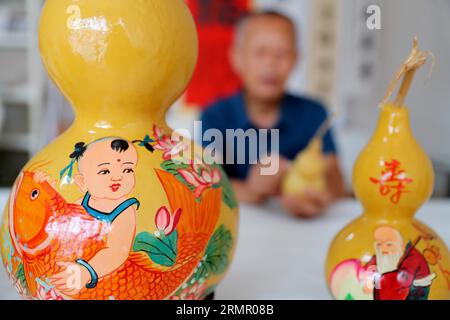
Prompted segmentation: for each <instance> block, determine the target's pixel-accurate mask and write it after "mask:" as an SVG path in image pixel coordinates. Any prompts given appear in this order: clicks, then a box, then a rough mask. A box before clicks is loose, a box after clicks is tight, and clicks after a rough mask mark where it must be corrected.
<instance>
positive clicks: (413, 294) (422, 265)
mask: <svg viewBox="0 0 450 320" xmlns="http://www.w3.org/2000/svg"><path fill="white" fill-rule="evenodd" d="M410 247H411V242H409V243H408V245H407V246H406V249H405V253H404V255H403V257H402V258H401V259H400V262H399V264H398V265H397V269H396V270H394V271H391V272H386V273H384V274H382V275H381V276H378V277H375V288H374V292H373V295H374V299H375V300H427V299H428V295H429V293H430V286H431V282H432V281H433V279H434V277H435V274H432V273H431V272H430V268H429V267H428V263H427V261H426V260H425V258H424V257H423V255H422V254H421V253H420V252H419V251H418V250H417V249H416V248H410ZM376 265H377V259H376V256H373V257H372V259H371V260H370V261H369V262H368V263H367V264H366V266H365V268H366V269H368V268H369V267H371V266H376Z"/></svg>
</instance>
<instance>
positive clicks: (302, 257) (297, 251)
mask: <svg viewBox="0 0 450 320" xmlns="http://www.w3.org/2000/svg"><path fill="white" fill-rule="evenodd" d="M7 196H8V190H5V189H3V190H2V189H0V208H3V207H4V205H5V203H6V201H7ZM0 210H2V209H0ZM360 212H361V209H360V205H359V204H358V203H357V202H356V201H354V200H343V201H341V202H339V203H337V204H335V205H334V206H333V207H331V208H330V209H329V210H328V212H327V214H325V215H324V216H323V217H322V218H319V219H316V220H310V221H305V220H296V219H293V218H291V217H289V216H288V215H286V214H285V213H283V212H282V210H281V209H280V208H279V207H278V206H277V204H276V203H275V202H273V203H270V204H269V205H267V206H266V207H264V208H259V207H251V206H247V205H243V206H241V220H240V233H239V243H238V247H237V251H236V256H235V259H234V261H233V264H232V266H231V270H230V272H229V274H228V275H227V277H226V279H225V280H224V281H223V282H222V283H221V284H220V286H219V288H218V289H217V292H216V299H219V300H221V299H237V300H245V299H256V300H260V299H268V300H276V299H313V300H314V299H320V300H324V299H330V295H329V293H328V290H327V287H326V284H325V277H324V262H325V258H326V253H327V250H328V245H329V244H330V242H331V240H332V239H333V237H334V235H335V234H336V233H337V232H338V231H339V230H340V229H341V228H342V227H343V226H344V225H346V224H347V223H348V222H349V221H351V220H352V219H354V218H355V217H357V216H358V215H359V213H360ZM418 218H419V219H421V220H422V221H423V222H425V223H427V224H428V225H429V226H430V227H432V228H433V229H434V230H435V231H436V232H437V233H438V234H439V235H440V236H441V237H443V239H444V241H445V242H446V243H447V244H449V243H450V231H449V230H450V201H445V200H433V201H431V202H429V203H428V204H427V205H426V206H424V207H423V208H422V210H421V211H420V212H419V214H418ZM18 298H19V297H18V295H17V294H16V293H15V291H14V289H12V288H11V286H10V284H9V281H8V280H7V278H6V274H5V271H4V269H3V267H1V266H0V299H18Z"/></svg>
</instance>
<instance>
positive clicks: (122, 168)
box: [75, 140, 138, 200]
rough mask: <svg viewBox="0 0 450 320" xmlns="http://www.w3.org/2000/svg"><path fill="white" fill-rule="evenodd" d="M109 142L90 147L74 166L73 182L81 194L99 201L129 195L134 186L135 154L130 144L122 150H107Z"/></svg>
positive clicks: (136, 156)
mask: <svg viewBox="0 0 450 320" xmlns="http://www.w3.org/2000/svg"><path fill="white" fill-rule="evenodd" d="M111 142H112V140H104V141H99V142H96V143H94V144H93V145H90V146H89V147H88V149H87V150H86V152H85V153H84V155H83V157H82V158H81V159H80V161H79V164H78V170H79V174H77V175H76V176H75V182H76V184H77V185H78V187H79V188H80V189H81V190H82V191H83V192H89V193H90V194H91V196H93V197H95V198H99V199H110V200H116V199H120V198H122V197H125V196H127V195H128V194H130V193H131V192H132V191H133V189H134V186H135V182H136V180H135V174H134V170H135V168H136V165H137V161H138V155H137V151H136V148H135V147H134V146H133V145H132V144H131V143H130V144H129V148H128V149H127V150H126V151H123V152H118V151H115V150H113V149H112V148H111Z"/></svg>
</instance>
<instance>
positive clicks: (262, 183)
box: [247, 157, 291, 199]
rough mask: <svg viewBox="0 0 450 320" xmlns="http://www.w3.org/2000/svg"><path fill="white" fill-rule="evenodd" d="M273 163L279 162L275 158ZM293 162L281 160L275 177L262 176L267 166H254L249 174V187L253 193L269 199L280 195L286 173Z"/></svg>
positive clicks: (281, 158)
mask: <svg viewBox="0 0 450 320" xmlns="http://www.w3.org/2000/svg"><path fill="white" fill-rule="evenodd" d="M272 161H277V160H276V159H275V158H273V159H272ZM290 166H291V162H290V161H289V160H287V159H285V158H283V157H280V158H279V164H278V171H277V172H276V173H275V174H274V175H262V174H261V172H262V169H263V168H264V167H266V166H264V165H262V164H257V165H254V166H253V167H252V168H251V169H250V172H249V176H248V179H247V185H248V187H249V189H250V190H252V192H254V193H256V194H258V195H260V196H261V197H263V198H265V199H267V198H269V197H272V196H276V195H279V194H280V190H281V183H282V181H283V178H284V176H285V174H286V172H287V171H288V170H289V168H290Z"/></svg>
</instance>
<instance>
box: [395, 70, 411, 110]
mask: <svg viewBox="0 0 450 320" xmlns="http://www.w3.org/2000/svg"><path fill="white" fill-rule="evenodd" d="M415 73H416V70H411V71H408V72H407V73H406V74H405V77H404V78H403V82H402V85H401V87H400V90H399V91H398V94H397V98H396V99H395V102H394V104H395V105H396V106H403V104H404V103H405V99H406V96H407V95H408V92H409V89H410V87H411V84H412V82H413V79H414V75H415Z"/></svg>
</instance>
